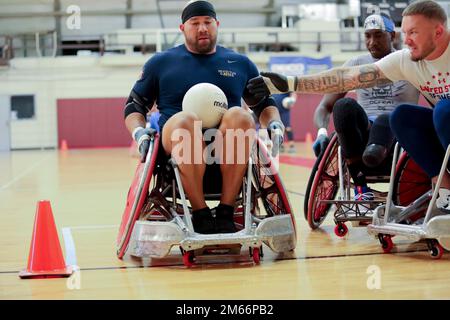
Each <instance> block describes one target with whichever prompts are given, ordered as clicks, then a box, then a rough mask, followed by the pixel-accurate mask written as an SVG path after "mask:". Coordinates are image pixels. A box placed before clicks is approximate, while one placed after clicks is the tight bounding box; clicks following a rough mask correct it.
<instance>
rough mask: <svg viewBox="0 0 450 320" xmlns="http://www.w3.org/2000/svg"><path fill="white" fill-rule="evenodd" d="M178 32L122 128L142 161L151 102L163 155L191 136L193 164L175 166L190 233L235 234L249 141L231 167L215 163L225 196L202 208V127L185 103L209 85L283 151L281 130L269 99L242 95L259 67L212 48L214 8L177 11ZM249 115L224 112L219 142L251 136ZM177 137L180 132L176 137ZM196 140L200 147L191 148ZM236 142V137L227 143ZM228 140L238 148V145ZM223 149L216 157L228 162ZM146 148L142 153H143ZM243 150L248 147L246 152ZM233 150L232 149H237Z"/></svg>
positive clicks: (134, 94) (151, 67)
mask: <svg viewBox="0 0 450 320" xmlns="http://www.w3.org/2000/svg"><path fill="white" fill-rule="evenodd" d="M181 18H182V24H181V25H180V30H181V31H182V32H183V34H184V37H185V43H184V44H183V45H180V46H177V47H174V48H172V49H169V50H167V51H165V52H162V53H158V54H155V55H154V56H153V57H152V58H151V59H150V60H149V61H148V62H147V63H146V64H145V66H144V69H143V72H142V76H141V78H140V79H139V80H138V81H137V82H136V84H135V85H134V87H133V89H132V91H131V94H130V97H129V98H128V101H127V105H126V107H125V124H126V126H127V128H128V130H129V131H130V132H131V133H132V136H133V138H134V139H135V140H136V142H137V144H138V147H139V152H140V154H141V159H142V160H143V159H145V154H146V153H147V151H148V143H145V142H146V141H147V140H148V139H149V129H145V117H144V116H145V114H146V113H147V111H148V108H149V107H151V106H152V105H153V103H154V102H156V104H157V105H158V110H159V112H160V114H161V116H160V119H159V127H160V132H161V136H162V139H161V140H162V147H163V150H162V152H165V154H166V155H168V156H169V155H172V156H175V153H176V151H174V149H175V150H178V149H177V146H178V145H179V144H180V143H182V141H179V140H176V139H173V134H175V135H176V134H177V132H179V131H180V130H183V131H184V132H188V133H189V134H190V137H191V138H192V139H191V145H192V149H191V151H192V152H191V156H192V159H190V160H191V161H186V162H182V163H178V165H179V169H180V173H181V180H182V183H183V187H184V189H185V190H186V193H187V195H188V197H189V201H190V203H191V206H192V210H193V211H192V219H193V220H192V221H193V225H194V230H195V231H196V232H198V233H205V234H206V233H229V232H235V231H236V228H235V225H234V220H233V214H234V206H235V200H236V196H237V194H238V192H239V190H240V188H241V185H242V179H243V176H244V174H245V171H246V167H247V163H246V162H245V163H238V161H236V160H237V157H238V152H241V153H242V152H244V153H245V154H244V159H246V160H245V161H247V159H248V158H249V156H250V148H249V147H248V146H251V145H252V143H253V138H252V137H249V136H247V137H246V141H245V144H244V145H242V146H241V145H240V146H237V145H236V144H235V146H234V147H233V148H232V149H233V150H231V151H232V152H233V155H234V161H233V162H232V163H229V162H228V161H227V162H225V163H221V164H220V170H221V173H222V195H221V199H220V204H219V205H218V206H217V207H216V208H215V209H214V212H215V215H214V216H213V214H212V211H211V209H210V208H209V207H208V206H207V204H206V202H205V199H204V192H203V175H204V173H205V168H206V165H205V161H204V159H202V160H201V161H200V162H201V163H198V161H194V157H195V150H194V146H195V145H196V144H197V145H198V144H200V145H201V146H202V151H203V150H204V148H205V141H203V139H202V136H203V135H202V132H201V128H199V127H198V126H195V121H199V118H198V117H197V115H195V114H194V113H191V112H187V111H182V101H183V97H184V95H185V93H186V91H188V90H189V89H190V88H191V87H192V86H194V85H195V84H198V83H202V82H208V83H212V84H214V85H216V86H218V87H219V88H220V89H222V91H223V92H224V93H225V95H226V97H227V100H228V105H229V106H230V107H233V106H241V98H243V99H244V101H245V102H246V104H247V105H249V106H250V108H251V109H252V110H253V112H254V113H255V114H257V116H258V118H259V121H260V123H261V125H262V126H263V127H266V128H268V129H269V134H272V140H274V138H273V137H274V136H276V138H277V141H274V143H275V144H278V145H281V143H282V135H283V134H284V127H283V124H282V123H281V121H280V116H279V113H278V110H277V108H276V107H275V102H274V101H273V99H272V98H271V97H266V98H262V99H261V98H255V97H254V96H253V95H252V94H250V93H249V91H248V89H247V88H246V85H247V82H248V80H250V79H251V78H254V77H256V76H258V70H257V68H256V66H255V65H254V64H253V63H252V62H251V61H250V60H249V59H248V58H247V57H246V56H243V55H240V54H238V53H236V52H234V51H232V50H229V49H226V48H224V47H221V46H217V45H216V42H217V29H218V26H219V21H218V20H217V19H216V12H215V10H214V7H213V6H212V4H210V3H209V2H207V1H204V0H196V1H190V2H188V3H187V5H186V6H185V7H184V9H183V12H182V17H181ZM254 128H255V123H254V120H253V118H252V116H251V114H250V113H249V112H248V111H247V110H245V109H244V108H240V107H239V108H229V109H228V110H227V111H226V112H225V113H224V115H223V117H222V120H221V122H220V125H219V127H218V132H219V133H220V134H221V135H222V137H223V141H227V136H228V135H229V134H232V135H234V132H235V131H236V129H241V130H244V131H246V130H252V129H253V130H254ZM177 130H178V131H177ZM195 139H197V140H198V141H194V140H195ZM232 139H234V138H232ZM233 141H236V140H235V139H234V140H233ZM226 145H227V143H225V145H224V146H223V148H222V150H221V152H222V153H223V156H222V159H227V150H228V153H230V150H229V149H230V148H226ZM146 146H147V147H146ZM246 146H247V147H246ZM235 149H236V150H235Z"/></svg>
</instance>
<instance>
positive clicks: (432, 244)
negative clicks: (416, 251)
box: [428, 240, 444, 260]
mask: <svg viewBox="0 0 450 320" xmlns="http://www.w3.org/2000/svg"><path fill="white" fill-rule="evenodd" d="M428 248H429V250H430V255H431V258H433V259H436V260H437V259H440V258H442V255H443V254H444V248H443V247H442V246H441V245H440V243H439V242H438V241H437V240H430V241H428Z"/></svg>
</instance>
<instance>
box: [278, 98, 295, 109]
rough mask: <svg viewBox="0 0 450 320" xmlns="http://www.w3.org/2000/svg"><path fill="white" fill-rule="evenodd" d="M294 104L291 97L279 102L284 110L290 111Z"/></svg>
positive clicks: (293, 99)
mask: <svg viewBox="0 0 450 320" xmlns="http://www.w3.org/2000/svg"><path fill="white" fill-rule="evenodd" d="M294 103H295V98H292V97H286V98H284V99H283V101H281V104H282V105H283V107H284V108H285V109H290V108H291V107H292V106H293V105H294Z"/></svg>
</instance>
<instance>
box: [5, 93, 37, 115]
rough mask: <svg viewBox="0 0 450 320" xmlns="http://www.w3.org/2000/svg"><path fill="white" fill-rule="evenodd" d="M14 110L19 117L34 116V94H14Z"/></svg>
mask: <svg viewBox="0 0 450 320" xmlns="http://www.w3.org/2000/svg"><path fill="white" fill-rule="evenodd" d="M14 111H15V112H16V115H17V119H31V118H34V96H12V97H11V112H14Z"/></svg>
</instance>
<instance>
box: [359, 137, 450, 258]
mask: <svg viewBox="0 0 450 320" xmlns="http://www.w3.org/2000/svg"><path fill="white" fill-rule="evenodd" d="M399 153H400V152H399V145H398V144H397V145H396V147H395V151H394V161H395V160H396V159H397V157H398V155H399ZM449 156H450V146H449V147H447V151H446V154H445V158H444V161H443V163H442V167H441V171H440V173H439V177H438V181H437V183H436V186H435V187H434V191H433V190H432V188H431V186H430V188H428V190H425V192H423V193H422V194H419V195H417V196H416V197H415V198H414V201H412V202H411V203H410V204H409V205H407V206H404V205H402V204H401V203H398V202H397V203H396V202H395V201H393V200H395V197H394V198H393V196H394V195H395V187H396V186H395V168H394V165H393V166H392V168H391V181H390V185H389V194H388V197H387V199H386V204H385V205H382V206H379V207H378V208H377V209H376V210H375V212H374V215H373V221H372V224H370V225H368V226H367V231H368V233H369V234H371V235H374V236H375V237H376V238H378V240H379V241H380V243H381V247H382V249H383V251H384V252H385V253H389V252H391V250H392V249H393V248H394V243H393V241H392V238H393V237H394V236H396V235H398V236H403V237H406V238H407V239H409V240H413V241H422V240H424V241H426V242H427V245H428V249H429V253H430V255H431V257H432V258H434V259H440V258H441V257H442V255H443V253H444V249H446V250H450V215H449V214H447V213H444V212H441V211H440V210H439V209H438V208H437V207H436V205H435V204H436V199H437V196H438V192H439V188H440V186H441V183H442V177H443V176H444V173H445V170H446V169H447V163H448V159H449ZM423 212H426V214H425V216H424V217H423V215H422V218H421V219H418V220H416V221H415V223H413V224H404V223H399V222H401V221H404V220H405V219H406V218H408V217H411V216H417V215H420V214H421V213H423Z"/></svg>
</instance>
